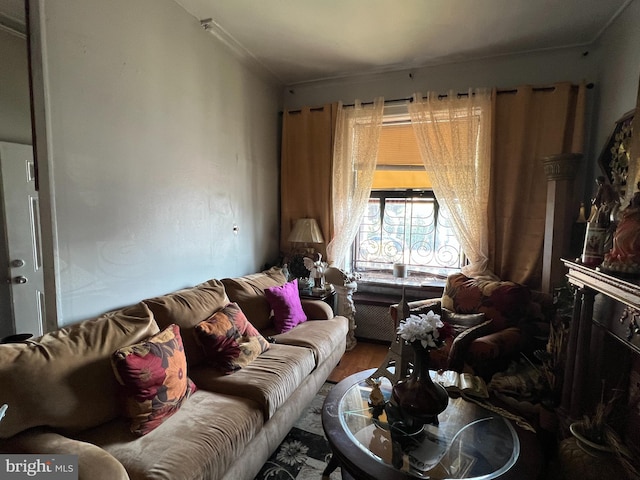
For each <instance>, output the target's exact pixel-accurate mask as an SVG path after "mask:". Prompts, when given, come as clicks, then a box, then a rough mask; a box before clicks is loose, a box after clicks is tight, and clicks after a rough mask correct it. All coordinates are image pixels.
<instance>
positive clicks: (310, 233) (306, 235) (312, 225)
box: [288, 218, 324, 255]
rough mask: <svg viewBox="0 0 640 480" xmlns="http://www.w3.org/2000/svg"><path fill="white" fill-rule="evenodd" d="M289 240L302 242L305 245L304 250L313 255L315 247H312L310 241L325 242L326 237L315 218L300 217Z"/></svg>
mask: <svg viewBox="0 0 640 480" xmlns="http://www.w3.org/2000/svg"><path fill="white" fill-rule="evenodd" d="M288 240H289V241H290V242H291V243H301V244H303V245H304V252H303V253H306V254H309V255H312V254H313V253H315V249H314V248H313V247H310V246H309V244H310V243H323V242H324V237H323V236H322V232H321V231H320V227H319V226H318V222H317V221H316V219H315V218H299V219H298V220H296V223H295V225H294V226H293V229H292V230H291V233H290V234H289V238H288Z"/></svg>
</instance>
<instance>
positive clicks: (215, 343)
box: [195, 303, 269, 374]
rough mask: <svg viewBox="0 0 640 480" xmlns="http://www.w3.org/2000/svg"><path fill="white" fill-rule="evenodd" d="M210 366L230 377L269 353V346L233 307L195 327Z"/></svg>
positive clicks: (229, 306)
mask: <svg viewBox="0 0 640 480" xmlns="http://www.w3.org/2000/svg"><path fill="white" fill-rule="evenodd" d="M195 331H196V336H197V339H198V342H199V343H200V345H202V348H203V350H204V353H205V356H206V357H207V359H208V360H209V363H210V364H212V365H214V366H215V367H217V368H219V369H220V370H222V371H223V372H224V373H226V374H231V373H233V372H235V371H237V370H240V369H241V368H243V367H246V366H247V365H249V364H250V363H251V362H253V361H254V360H255V359H256V357H257V356H258V355H260V354H261V353H262V352H265V351H266V350H268V349H269V342H267V340H266V339H265V338H264V337H263V336H262V335H260V333H259V332H258V330H256V329H255V327H254V326H253V325H251V323H250V322H249V320H247V317H246V316H245V314H244V313H243V312H242V310H241V309H240V307H239V306H238V305H237V304H236V303H229V304H228V305H226V306H225V307H224V308H223V309H222V310H219V311H217V312H216V313H214V314H213V315H211V316H210V317H209V318H207V319H206V320H204V321H202V322H200V323H199V324H197V325H196V327H195Z"/></svg>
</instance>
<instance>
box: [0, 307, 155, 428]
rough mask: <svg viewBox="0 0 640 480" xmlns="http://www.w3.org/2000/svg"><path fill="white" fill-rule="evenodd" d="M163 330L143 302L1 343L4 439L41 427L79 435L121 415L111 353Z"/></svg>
mask: <svg viewBox="0 0 640 480" xmlns="http://www.w3.org/2000/svg"><path fill="white" fill-rule="evenodd" d="M157 331H158V326H157V325H156V323H155V321H154V320H153V315H152V314H151V312H150V311H149V309H148V308H147V307H146V305H144V304H142V303H140V304H138V305H135V306H132V307H128V308H125V309H122V310H118V311H115V312H111V313H107V314H105V315H102V316H100V317H98V318H97V319H94V320H88V321H85V322H82V323H78V324H76V325H71V326H68V327H64V328H61V329H60V330H56V331H54V332H51V333H47V334H45V335H43V336H42V337H40V338H39V339H36V340H34V341H29V342H26V343H21V344H7V345H0V385H1V386H2V387H1V388H0V404H3V403H6V404H8V405H9V409H8V410H7V415H6V416H5V418H4V419H3V420H2V422H0V438H6V437H9V436H12V435H14V434H16V433H18V432H21V431H23V430H26V429H28V428H31V427H36V426H49V427H54V428H60V429H65V430H69V431H77V430H82V429H85V428H89V427H93V426H95V425H99V424H101V423H104V422H106V421H108V420H110V419H113V418H115V417H117V416H118V415H119V414H120V410H119V404H118V391H119V386H118V382H117V381H116V379H115V376H114V375H113V370H112V369H111V354H112V353H113V352H114V351H115V350H117V349H118V348H120V347H122V346H125V345H128V344H131V343H133V342H138V341H140V340H142V339H144V338H147V337H149V336H150V335H152V334H154V333H156V332H157Z"/></svg>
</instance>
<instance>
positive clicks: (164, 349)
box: [112, 324, 196, 435]
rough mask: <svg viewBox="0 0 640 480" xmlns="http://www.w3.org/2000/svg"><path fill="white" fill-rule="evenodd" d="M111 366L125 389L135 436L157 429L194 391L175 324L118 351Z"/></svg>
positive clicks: (126, 402)
mask: <svg viewBox="0 0 640 480" xmlns="http://www.w3.org/2000/svg"><path fill="white" fill-rule="evenodd" d="M112 365H113V370H114V372H115V374H116V378H117V380H118V382H119V383H120V384H121V385H122V386H123V387H124V394H125V405H126V407H125V408H126V414H127V416H128V417H129V418H130V419H131V426H130V428H131V431H132V432H133V433H135V434H137V435H145V434H147V433H149V432H150V431H152V430H153V429H155V428H156V427H158V426H159V425H160V424H161V423H162V422H164V421H165V420H166V419H167V418H169V417H170V416H171V415H173V414H174V413H176V412H177V411H178V409H179V408H180V406H181V405H182V402H184V401H185V400H186V399H187V398H188V397H189V396H190V395H191V394H192V393H193V392H195V391H196V386H195V384H194V383H193V382H192V381H191V379H190V378H189V377H187V359H186V357H185V354H184V347H183V345H182V338H181V337H180V328H179V327H178V326H177V325H173V324H172V325H169V326H168V327H167V328H165V329H164V330H162V331H161V332H160V333H156V334H155V335H153V336H152V337H150V338H148V339H146V340H143V341H142V342H140V343H137V344H135V345H131V346H129V347H124V348H121V349H119V350H117V351H116V352H115V353H114V354H113V356H112Z"/></svg>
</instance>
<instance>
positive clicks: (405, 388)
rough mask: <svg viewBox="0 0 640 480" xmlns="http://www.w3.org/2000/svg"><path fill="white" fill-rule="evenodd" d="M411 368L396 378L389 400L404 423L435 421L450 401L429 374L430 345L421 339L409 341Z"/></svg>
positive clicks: (419, 423) (444, 391)
mask: <svg viewBox="0 0 640 480" xmlns="http://www.w3.org/2000/svg"><path fill="white" fill-rule="evenodd" d="M411 346H412V347H413V351H414V361H413V370H412V371H411V373H410V375H409V377H407V378H406V379H404V380H400V381H398V382H397V383H396V384H395V385H394V386H393V388H392V395H391V398H392V401H393V403H394V404H395V405H396V406H397V408H398V409H399V411H400V412H401V414H402V417H403V418H404V421H405V423H410V424H413V426H416V425H425V424H427V423H437V421H438V414H439V413H441V412H442V411H444V409H445V408H447V405H448V404H449V395H448V394H447V391H446V390H445V389H444V387H443V386H442V385H440V384H439V383H434V382H433V381H432V380H431V376H430V375H429V349H428V348H424V347H423V346H422V344H421V343H420V342H412V343H411Z"/></svg>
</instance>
